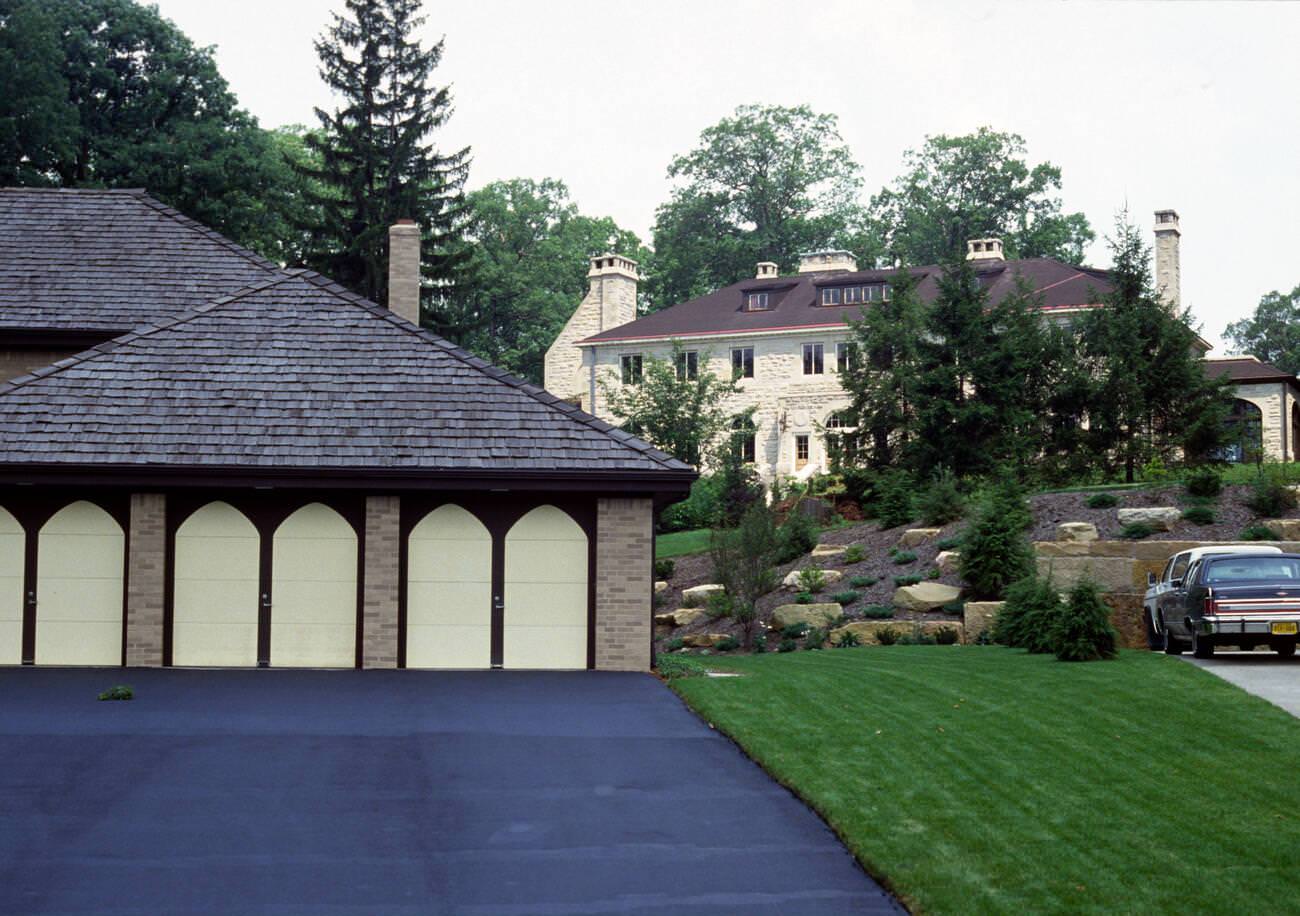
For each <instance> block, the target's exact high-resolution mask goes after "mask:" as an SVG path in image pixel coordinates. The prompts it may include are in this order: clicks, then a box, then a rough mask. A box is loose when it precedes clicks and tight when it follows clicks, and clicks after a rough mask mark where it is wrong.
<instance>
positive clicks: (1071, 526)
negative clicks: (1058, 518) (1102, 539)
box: [1056, 522, 1100, 542]
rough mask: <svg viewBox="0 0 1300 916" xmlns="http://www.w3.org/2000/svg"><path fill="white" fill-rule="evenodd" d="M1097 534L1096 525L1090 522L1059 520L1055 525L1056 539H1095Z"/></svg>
mask: <svg viewBox="0 0 1300 916" xmlns="http://www.w3.org/2000/svg"><path fill="white" fill-rule="evenodd" d="M1099 536H1100V535H1098V534H1097V526H1096V525H1094V524H1093V523H1092V522H1061V524H1059V525H1057V526H1056V539H1057V540H1058V541H1074V542H1087V541H1095V540H1097V538H1098V537H1099Z"/></svg>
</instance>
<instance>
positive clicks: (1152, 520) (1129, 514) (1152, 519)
mask: <svg viewBox="0 0 1300 916" xmlns="http://www.w3.org/2000/svg"><path fill="white" fill-rule="evenodd" d="M1115 517H1116V518H1118V519H1119V523H1120V524H1121V525H1146V526H1147V527H1149V528H1152V529H1154V530H1156V531H1172V530H1173V527H1174V525H1176V524H1177V523H1178V520H1179V519H1180V518H1182V517H1183V513H1182V510H1180V509H1179V508H1178V507H1177V506H1144V507H1142V508H1139V509H1116V510H1115Z"/></svg>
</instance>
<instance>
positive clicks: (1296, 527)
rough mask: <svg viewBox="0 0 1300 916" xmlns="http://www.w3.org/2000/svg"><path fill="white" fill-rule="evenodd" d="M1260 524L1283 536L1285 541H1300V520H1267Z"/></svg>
mask: <svg viewBox="0 0 1300 916" xmlns="http://www.w3.org/2000/svg"><path fill="white" fill-rule="evenodd" d="M1260 524H1261V525H1265V526H1267V527H1269V528H1272V529H1273V530H1274V531H1276V532H1277V533H1278V534H1280V535H1282V540H1284V541H1296V540H1300V518H1266V519H1264V520H1263V521H1261V522H1260Z"/></svg>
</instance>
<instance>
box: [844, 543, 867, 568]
mask: <svg viewBox="0 0 1300 916" xmlns="http://www.w3.org/2000/svg"><path fill="white" fill-rule="evenodd" d="M866 558H867V552H866V550H864V549H863V547H862V545H861V544H850V545H849V546H848V548H847V549H845V551H844V553H842V554H841V555H840V559H841V560H843V561H844V562H845V563H848V564H850V565H851V564H853V563H861V562H862V561H863V560H865V559H866Z"/></svg>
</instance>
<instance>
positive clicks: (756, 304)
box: [745, 293, 768, 312]
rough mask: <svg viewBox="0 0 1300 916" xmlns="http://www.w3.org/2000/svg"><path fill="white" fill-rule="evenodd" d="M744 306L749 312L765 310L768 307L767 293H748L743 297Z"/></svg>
mask: <svg viewBox="0 0 1300 916" xmlns="http://www.w3.org/2000/svg"><path fill="white" fill-rule="evenodd" d="M745 308H746V309H747V310H748V311H751V312H765V311H767V309H768V299H767V293H750V294H749V295H748V296H746V297H745Z"/></svg>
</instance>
